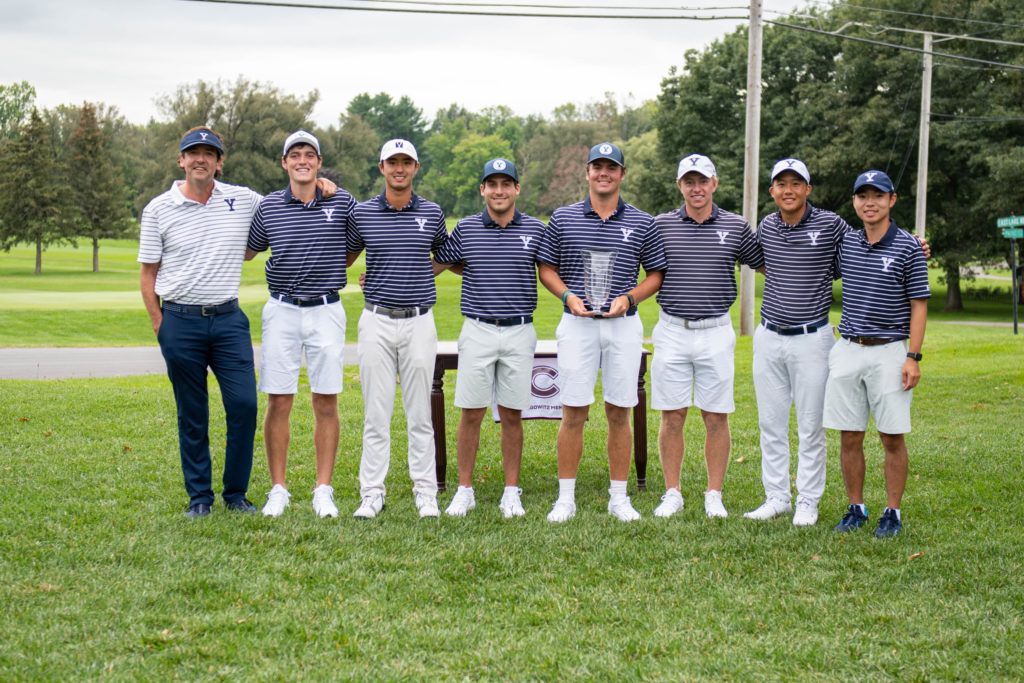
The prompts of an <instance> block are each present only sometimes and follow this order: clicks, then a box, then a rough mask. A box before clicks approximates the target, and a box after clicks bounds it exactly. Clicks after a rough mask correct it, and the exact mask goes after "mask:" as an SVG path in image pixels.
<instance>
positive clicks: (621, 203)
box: [583, 195, 626, 218]
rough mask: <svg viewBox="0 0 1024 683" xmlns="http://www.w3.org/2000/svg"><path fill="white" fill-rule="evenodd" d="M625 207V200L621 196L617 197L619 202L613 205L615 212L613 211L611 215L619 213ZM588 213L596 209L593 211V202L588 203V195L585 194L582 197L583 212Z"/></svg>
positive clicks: (594, 212)
mask: <svg viewBox="0 0 1024 683" xmlns="http://www.w3.org/2000/svg"><path fill="white" fill-rule="evenodd" d="M625 208H626V202H625V201H624V200H623V199H622V197H619V203H618V205H617V206H616V207H615V213H613V214H612V216H618V215H619V214H620V213H622V212H623V210H624V209H625ZM588 213H593V214H596V213H597V212H596V211H594V206H593V204H591V203H590V195H587V196H586V197H584V198H583V214H584V215H586V214H588ZM610 217H611V216H609V218H610Z"/></svg>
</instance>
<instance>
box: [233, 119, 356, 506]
mask: <svg viewBox="0 0 1024 683" xmlns="http://www.w3.org/2000/svg"><path fill="white" fill-rule="evenodd" d="M321 165H322V159H321V156H320V142H319V141H318V140H317V139H316V138H315V137H314V136H313V135H311V134H310V133H307V132H306V131H303V130H300V131H296V132H295V133H292V134H291V135H289V136H288V138H287V139H286V140H285V142H284V151H283V152H282V155H281V166H282V167H283V168H284V169H285V171H286V172H287V173H288V187H286V188H285V189H283V190H278V191H277V192H272V193H270V194H269V195H267V196H266V197H264V198H263V201H262V202H260V205H259V208H258V209H257V210H256V216H255V217H254V218H253V221H252V228H251V230H250V232H249V241H248V244H247V249H246V252H245V258H246V260H249V259H251V258H253V257H254V256H256V254H257V253H258V252H261V251H266V250H267V249H268V248H269V249H270V252H271V254H270V259H269V260H268V261H267V265H266V273H267V286H268V287H269V289H270V299H269V300H268V301H267V303H266V305H265V306H264V307H263V348H262V360H261V363H260V380H259V388H260V390H261V391H264V392H266V393H267V417H266V421H265V423H264V441H265V442H266V447H267V464H268V466H269V468H270V481H271V484H272V488H271V489H270V493H268V494H267V503H266V505H264V507H263V514H264V515H267V516H268V517H277V516H279V515H280V514H281V513H283V512H284V509H285V507H287V506H288V502H289V499H290V498H291V494H290V493H289V492H288V488H287V487H286V485H285V470H286V465H287V462H288V444H289V441H290V437H291V432H290V428H289V417H290V415H291V410H292V404H293V403H294V401H295V394H296V393H297V392H298V388H299V368H300V365H301V362H302V356H303V354H305V356H306V361H307V363H306V364H307V368H308V374H309V387H310V391H311V394H312V396H311V400H312V403H313V415H314V418H315V427H314V432H313V442H314V447H315V451H316V486H315V488H314V489H313V510H314V512H315V513H316V514H317V515H318V516H319V517H337V516H338V508H337V506H336V505H335V504H334V489H333V488H332V487H331V477H332V475H333V473H334V462H335V458H336V457H337V452H338V431H339V422H338V393H339V392H340V391H341V389H342V369H343V368H342V365H343V362H344V358H343V356H344V352H345V309H344V308H343V307H342V305H341V297H340V295H339V291H340V290H342V289H344V287H345V282H346V277H345V253H346V252H345V225H346V223H347V221H348V215H349V213H350V212H351V211H352V209H353V207H354V206H355V200H354V199H353V198H352V195H351V194H349V193H348V192H346V191H345V190H343V189H341V188H338V192H337V193H336V194H335V195H334V196H333V197H330V198H326V197H324V196H323V194H322V193H321V192H320V190H319V189H318V188H317V186H316V179H317V173H318V172H319V170H320V167H321Z"/></svg>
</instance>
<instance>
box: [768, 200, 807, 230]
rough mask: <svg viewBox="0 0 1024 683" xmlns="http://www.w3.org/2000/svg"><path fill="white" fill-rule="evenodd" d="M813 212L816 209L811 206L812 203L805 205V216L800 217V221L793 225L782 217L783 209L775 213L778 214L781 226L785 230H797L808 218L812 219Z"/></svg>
mask: <svg viewBox="0 0 1024 683" xmlns="http://www.w3.org/2000/svg"><path fill="white" fill-rule="evenodd" d="M813 210H814V207H813V206H811V203H810V202H807V203H806V204H804V215H803V216H800V220H798V221H797V222H796V223H795V224H793V225H790V224H789V223H787V222H786V219H784V218H783V217H782V210H781V209H780V210H779V211H776V212H775V213H777V214H778V215H779V225H781V226H782V227H784V228H795V227H797V226H800V225H802V224H803V223H804V222H805V221H806V220H807V219H808V218H810V217H811V212H812V211H813Z"/></svg>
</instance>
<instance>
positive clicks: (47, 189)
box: [0, 109, 74, 275]
mask: <svg viewBox="0 0 1024 683" xmlns="http://www.w3.org/2000/svg"><path fill="white" fill-rule="evenodd" d="M70 195H71V192H69V189H68V187H67V186H66V185H65V183H64V180H63V174H62V173H60V167H59V166H58V164H57V156H56V151H55V150H54V148H53V142H52V136H51V135H50V131H49V130H48V127H47V125H46V124H45V123H44V122H43V119H42V117H40V116H39V112H38V111H36V110H35V109H33V110H32V115H31V116H30V117H29V122H28V124H27V125H26V126H24V127H23V128H22V129H21V133H20V135H19V136H18V137H16V138H15V139H13V140H10V141H8V142H7V143H6V144H5V145H4V147H3V152H2V163H0V248H2V249H3V250H4V251H10V249H11V247H12V246H14V245H15V244H18V243H19V242H27V243H29V244H35V246H36V267H35V274H36V275H39V274H40V273H42V272H43V249H45V248H46V247H47V246H49V245H51V244H59V243H61V242H73V241H74V239H73V229H74V222H73V221H72V220H70V206H69V196H70Z"/></svg>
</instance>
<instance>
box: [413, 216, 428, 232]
mask: <svg viewBox="0 0 1024 683" xmlns="http://www.w3.org/2000/svg"><path fill="white" fill-rule="evenodd" d="M416 225H418V226H420V232H426V231H427V219H426V218H417V219H416Z"/></svg>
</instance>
